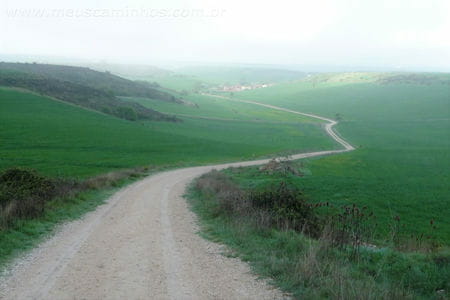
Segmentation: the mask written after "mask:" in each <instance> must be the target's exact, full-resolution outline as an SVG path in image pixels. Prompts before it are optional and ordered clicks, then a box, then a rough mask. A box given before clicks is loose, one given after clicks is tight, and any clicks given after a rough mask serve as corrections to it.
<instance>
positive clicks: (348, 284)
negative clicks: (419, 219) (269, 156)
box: [188, 161, 450, 299]
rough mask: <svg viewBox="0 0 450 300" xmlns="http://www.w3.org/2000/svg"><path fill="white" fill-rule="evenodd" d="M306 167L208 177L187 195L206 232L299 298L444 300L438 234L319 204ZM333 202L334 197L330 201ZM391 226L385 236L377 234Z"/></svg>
mask: <svg viewBox="0 0 450 300" xmlns="http://www.w3.org/2000/svg"><path fill="white" fill-rule="evenodd" d="M307 176H308V170H305V169H304V168H303V167H302V165H301V164H300V163H292V162H287V161H285V162H283V161H282V162H277V161H272V162H270V163H269V164H267V165H265V166H262V167H250V168H231V169H227V170H225V171H222V172H218V171H213V172H211V173H208V174H205V175H203V176H202V177H200V178H199V179H197V181H196V182H195V183H194V184H193V186H192V187H191V190H190V193H189V194H188V198H189V201H190V203H191V205H192V208H193V210H194V211H195V212H196V213H197V214H198V215H199V217H200V221H201V227H202V231H201V233H202V234H203V235H204V236H205V237H207V238H209V239H211V240H213V241H216V242H222V243H225V244H226V245H228V246H229V250H228V252H227V253H226V255H231V256H237V257H240V258H241V259H243V260H244V261H247V262H249V263H250V264H251V266H252V267H253V269H254V271H255V272H256V273H257V274H259V275H262V276H264V277H269V278H270V279H272V280H273V282H274V284H276V285H277V286H279V287H280V288H282V289H283V290H284V291H286V292H289V293H291V294H292V295H293V296H294V298H299V299H322V298H323V299H393V298H398V299H422V298H423V299H430V298H431V299H446V297H448V296H449V295H450V294H449V291H450V286H449V283H450V281H449V279H450V252H449V250H448V248H446V247H444V246H443V245H442V243H441V241H439V240H438V239H437V237H436V236H435V235H434V234H435V233H436V228H435V227H434V224H433V222H431V223H429V224H428V227H429V228H428V231H427V232H425V235H423V236H421V235H416V234H413V236H411V234H412V232H407V231H406V230H404V229H403V228H401V220H400V219H399V217H398V216H396V217H395V218H393V219H392V220H391V221H390V223H389V224H379V223H378V221H377V216H376V215H375V214H374V213H373V210H372V208H371V207H370V206H363V207H361V206H357V205H356V204H348V205H343V206H341V205H335V204H333V202H332V201H329V202H315V201H313V199H309V198H308V197H307V196H306V195H305V193H304V192H303V191H302V190H301V189H300V188H299V187H298V181H301V180H303V178H305V177H307ZM330 200H332V199H330ZM377 226H383V227H387V231H388V232H389V235H387V236H383V237H380V236H378V235H377V233H376V232H377V231H376V230H375V229H374V228H375V227H377Z"/></svg>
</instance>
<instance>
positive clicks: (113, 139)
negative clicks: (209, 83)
mask: <svg viewBox="0 0 450 300" xmlns="http://www.w3.org/2000/svg"><path fill="white" fill-rule="evenodd" d="M0 119H1V120H2V121H1V122H0V140H1V144H0V169H5V168H8V167H12V166H24V167H31V168H35V169H37V170H38V171H41V172H43V173H44V174H47V175H52V176H53V175H63V176H81V177H87V176H91V175H95V174H100V173H104V172H107V171H111V170H117V169H121V168H128V167H133V166H141V165H167V164H170V165H177V164H179V165H193V164H202V163H212V162H218V161H231V160H241V159H250V158H254V157H261V156H265V155H268V154H273V153H279V152H286V151H292V150H295V151H301V150H305V149H309V150H310V149H328V148H330V147H333V146H334V143H333V142H332V141H330V140H329V139H328V137H326V136H325V134H324V133H323V131H322V129H321V128H320V127H319V126H318V125H315V124H299V123H288V124H276V125H274V126H273V124H268V125H263V124H260V123H254V122H232V123H231V122H229V121H222V120H200V119H199V120H191V119H186V120H185V122H183V123H164V122H148V121H143V122H139V123H138V122H129V121H125V120H120V119H116V118H113V117H110V116H107V115H102V114H98V113H96V112H93V111H86V110H84V109H81V108H79V107H76V106H71V105H68V104H65V103H62V102H57V101H54V100H51V99H48V98H46V97H43V96H38V95H35V94H30V93H26V92H21V91H17V90H11V89H4V88H1V89H0ZM249 137H251V138H249Z"/></svg>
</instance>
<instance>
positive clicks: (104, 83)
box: [0, 62, 181, 103]
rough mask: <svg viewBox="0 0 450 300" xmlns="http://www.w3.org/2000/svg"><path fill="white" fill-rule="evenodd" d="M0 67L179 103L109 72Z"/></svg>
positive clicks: (148, 86)
mask: <svg viewBox="0 0 450 300" xmlns="http://www.w3.org/2000/svg"><path fill="white" fill-rule="evenodd" d="M0 69H8V70H15V71H19V72H24V73H31V74H35V75H40V76H43V77H46V78H52V79H58V80H61V81H69V82H72V83H75V84H80V85H85V86H88V87H91V88H95V89H100V90H104V91H106V92H110V93H112V94H113V95H115V96H128V97H144V98H151V99H156V100H161V101H168V102H179V103H181V102H180V101H179V99H177V98H176V97H174V96H173V95H171V94H169V93H165V92H161V91H159V90H157V89H155V88H154V87H153V86H152V84H150V83H146V82H136V81H132V80H128V79H125V78H122V77H119V76H117V75H114V74H111V73H110V72H99V71H94V70H91V69H89V68H84V67H72V66H61V65H49V64H27V63H5V62H1V63H0Z"/></svg>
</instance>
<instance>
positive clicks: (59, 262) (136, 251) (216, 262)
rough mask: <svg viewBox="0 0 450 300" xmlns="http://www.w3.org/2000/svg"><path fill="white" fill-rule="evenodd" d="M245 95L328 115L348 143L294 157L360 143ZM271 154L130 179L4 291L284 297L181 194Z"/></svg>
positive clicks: (16, 272)
mask: <svg viewBox="0 0 450 300" xmlns="http://www.w3.org/2000/svg"><path fill="white" fill-rule="evenodd" d="M215 97H217V96H215ZM228 100H232V101H238V100H235V99H228ZM242 102H244V103H250V104H254V105H260V106H264V107H267V108H271V109H276V110H282V111H286V112H290V113H294V114H300V115H304V116H308V117H312V118H317V119H320V120H323V121H326V122H327V123H326V125H325V130H326V132H327V133H328V135H330V137H331V138H333V139H334V140H335V141H336V142H337V143H339V144H340V145H342V147H343V149H342V150H329V151H319V152H311V153H302V154H297V155H293V156H292V159H300V158H306V157H314V156H322V155H329V154H336V153H341V152H346V151H351V150H353V149H354V148H353V147H352V146H351V145H350V144H349V143H347V142H346V141H345V140H343V139H342V138H340V137H339V136H338V135H337V133H336V132H335V131H334V130H333V127H334V126H335V125H336V124H337V122H336V121H334V120H331V119H328V118H324V117H321V116H317V115H313V114H306V113H301V112H297V111H293V110H289V109H285V108H281V107H277V106H273V105H268V104H263V103H259V102H255V101H244V100H242ZM268 161H269V159H263V160H255V161H246V162H236V163H229V164H220V165H213V166H201V167H192V168H184V169H177V170H171V171H166V172H161V173H158V174H155V175H152V176H149V177H147V178H145V179H143V180H141V181H139V182H136V183H134V184H131V185H129V186H127V187H126V188H124V189H122V190H120V191H119V192H117V193H116V194H115V195H114V196H112V197H111V198H110V199H108V201H107V203H106V204H104V205H102V206H100V207H98V208H97V209H96V210H95V211H93V212H91V213H88V214H87V215H85V216H84V217H83V218H82V219H80V220H77V221H74V222H70V223H67V224H65V225H63V226H61V227H60V228H59V230H58V232H57V233H56V234H55V235H54V236H53V237H51V238H49V239H48V240H47V241H45V242H43V243H42V244H41V245H40V246H39V247H37V248H35V249H34V250H32V251H31V252H30V253H29V254H27V255H26V256H25V257H23V258H20V259H18V260H17V261H16V262H15V264H14V265H13V266H12V268H11V270H10V271H9V273H8V274H6V275H4V276H2V277H1V278H0V299H58V300H59V299H280V298H286V296H285V295H283V294H282V293H281V292H280V291H279V290H277V289H275V288H273V287H272V286H271V285H269V284H268V283H267V282H266V281H264V280H261V279H257V277H256V276H255V275H253V274H252V273H251V271H250V269H249V267H248V265H247V264H245V263H243V262H242V261H240V260H239V259H237V258H230V257H226V256H224V255H223V252H224V251H225V252H226V251H227V250H226V248H225V247H224V246H222V245H220V244H216V243H213V242H210V241H207V240H205V239H203V238H201V237H200V236H199V235H198V234H197V232H198V230H199V227H198V225H197V223H196V218H195V216H194V215H193V213H192V212H191V211H190V210H189V207H188V205H187V204H186V201H185V200H184V199H183V194H184V192H185V189H186V186H187V185H188V184H189V183H190V182H191V181H192V180H193V179H194V178H196V177H198V176H200V175H202V174H204V173H206V172H208V171H210V170H212V169H224V168H228V167H237V166H252V165H259V164H264V163H267V162H268Z"/></svg>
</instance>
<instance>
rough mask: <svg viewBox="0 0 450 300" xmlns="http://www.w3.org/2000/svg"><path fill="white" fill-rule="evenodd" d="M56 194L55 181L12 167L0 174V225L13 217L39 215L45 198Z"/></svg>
mask: <svg viewBox="0 0 450 300" xmlns="http://www.w3.org/2000/svg"><path fill="white" fill-rule="evenodd" d="M55 194H56V186H55V183H54V182H53V181H52V180H50V179H48V178H46V177H44V176H41V175H38V174H37V173H36V172H34V171H31V170H25V169H20V168H13V169H9V170H6V171H4V172H3V173H2V174H0V217H1V220H0V227H5V226H7V225H8V224H9V223H10V222H11V221H12V220H13V219H15V218H32V217H37V216H39V215H40V214H41V213H42V212H43V210H44V207H45V201H46V199H50V198H52V197H54V196H55Z"/></svg>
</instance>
